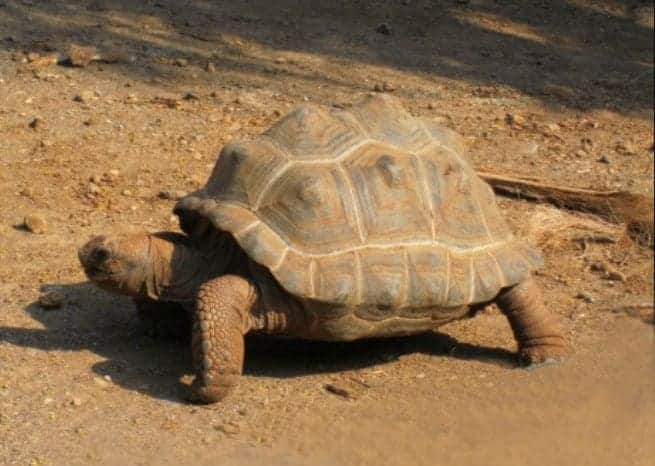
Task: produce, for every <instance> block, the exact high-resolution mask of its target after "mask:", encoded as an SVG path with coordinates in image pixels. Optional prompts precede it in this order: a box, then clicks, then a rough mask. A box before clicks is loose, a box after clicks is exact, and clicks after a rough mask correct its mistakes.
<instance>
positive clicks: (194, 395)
mask: <svg viewBox="0 0 655 466" xmlns="http://www.w3.org/2000/svg"><path fill="white" fill-rule="evenodd" d="M238 379H239V376H236V375H226V376H223V377H221V378H220V379H219V380H218V381H216V382H214V383H211V384H206V383H203V382H202V381H200V380H199V379H198V378H197V377H196V379H195V380H194V381H193V383H192V384H191V385H183V386H182V393H181V395H182V398H184V399H185V400H187V401H190V402H192V403H197V404H210V403H216V402H218V401H221V400H223V399H224V398H225V397H226V396H228V395H229V394H230V393H232V390H233V389H234V387H235V386H236V384H237V382H238Z"/></svg>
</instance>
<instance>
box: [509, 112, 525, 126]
mask: <svg viewBox="0 0 655 466" xmlns="http://www.w3.org/2000/svg"><path fill="white" fill-rule="evenodd" d="M505 122H506V123H507V124H508V125H512V126H519V127H520V126H523V125H524V124H525V118H523V117H522V116H521V115H517V114H515V113H508V114H506V115H505Z"/></svg>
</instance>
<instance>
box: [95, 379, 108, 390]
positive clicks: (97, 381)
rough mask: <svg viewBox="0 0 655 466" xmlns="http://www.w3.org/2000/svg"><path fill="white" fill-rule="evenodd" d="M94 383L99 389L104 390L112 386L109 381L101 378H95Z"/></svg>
mask: <svg viewBox="0 0 655 466" xmlns="http://www.w3.org/2000/svg"><path fill="white" fill-rule="evenodd" d="M93 383H94V384H96V385H97V386H98V387H100V388H103V389H104V388H109V387H110V386H111V384H110V383H109V382H108V381H106V380H105V379H103V378H100V377H94V378H93Z"/></svg>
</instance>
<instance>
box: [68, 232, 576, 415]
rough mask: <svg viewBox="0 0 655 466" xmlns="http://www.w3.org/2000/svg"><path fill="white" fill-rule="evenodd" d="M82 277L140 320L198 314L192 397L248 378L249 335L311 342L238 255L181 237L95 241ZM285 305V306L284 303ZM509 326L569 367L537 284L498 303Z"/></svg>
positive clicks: (300, 316) (530, 346)
mask: <svg viewBox="0 0 655 466" xmlns="http://www.w3.org/2000/svg"><path fill="white" fill-rule="evenodd" d="M78 254H79V258H80V262H81V264H82V266H83V267H84V270H85V272H86V274H87V276H88V277H89V279H90V280H92V281H93V282H94V283H96V284H97V285H98V286H100V287H102V288H104V289H106V290H109V291H112V292H115V293H120V294H124V295H128V296H132V297H133V298H135V302H136V303H137V307H138V308H139V311H140V313H143V314H145V315H147V316H149V317H150V318H152V317H155V316H156V311H154V305H155V304H156V303H157V302H159V303H162V304H164V305H165V306H167V307H169V306H172V305H174V304H175V303H177V305H181V306H182V307H184V308H186V309H188V310H190V311H191V312H192V314H193V319H192V320H193V324H192V332H191V347H192V352H193V362H194V369H195V372H196V377H195V379H194V381H193V383H192V384H191V386H190V387H188V390H187V393H186V397H187V398H188V399H190V400H191V401H195V402H200V403H213V402H216V401H219V400H221V399H223V398H224V397H225V396H226V395H227V394H228V393H229V392H230V391H231V390H232V389H233V388H234V386H235V385H236V384H237V382H238V380H239V377H240V376H241V373H242V370H243V359H244V335H245V334H246V333H248V332H250V331H263V332H266V333H278V334H287V335H288V334H292V335H305V336H311V334H312V332H313V331H314V330H315V329H314V330H312V329H311V328H310V327H309V325H310V324H309V322H310V321H311V319H306V317H307V316H306V315H305V313H304V312H303V310H302V309H301V307H299V305H298V301H297V300H295V299H294V298H292V297H291V296H285V295H281V297H280V296H277V297H275V299H271V297H270V296H269V297H268V298H267V299H264V297H263V296H262V290H266V289H267V287H268V289H270V286H271V283H263V282H262V280H265V279H264V278H262V277H261V276H260V275H257V278H255V277H253V276H252V275H251V272H250V270H251V268H250V266H249V259H248V258H247V257H246V256H245V254H243V253H241V252H240V251H236V252H235V251H234V250H230V251H227V252H225V251H220V250H219V251H218V254H216V251H214V254H208V253H207V252H203V251H200V250H199V249H197V248H196V247H195V245H194V244H192V243H191V242H190V241H189V239H188V238H187V237H186V236H184V235H181V234H176V233H156V234H150V235H146V234H141V235H124V236H117V237H114V238H108V237H104V236H99V237H96V238H93V239H92V240H91V241H89V242H88V243H87V244H86V245H84V246H83V247H82V248H80V250H79V253H78ZM284 301H286V302H284ZM495 301H496V302H497V304H498V306H499V307H500V308H501V310H502V311H503V312H504V313H505V315H506V316H507V318H508V319H509V321H510V324H511V327H512V330H513V332H514V336H515V337H516V340H517V341H518V344H519V357H520V359H521V361H522V362H523V363H526V364H541V363H546V362H550V361H558V360H561V359H563V357H564V354H565V348H566V344H565V341H564V338H563V336H562V329H561V328H560V325H559V323H558V321H557V320H556V318H555V316H554V315H553V314H551V313H549V312H548V311H547V309H546V307H545V306H544V303H543V298H542V296H541V290H540V289H539V286H538V285H537V284H536V282H535V281H534V280H533V279H531V278H530V279H527V280H525V281H523V282H521V283H519V284H518V285H515V286H513V287H510V288H506V289H504V290H502V291H501V292H500V293H499V295H498V296H497V297H496V300H495Z"/></svg>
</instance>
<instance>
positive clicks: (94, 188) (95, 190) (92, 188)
mask: <svg viewBox="0 0 655 466" xmlns="http://www.w3.org/2000/svg"><path fill="white" fill-rule="evenodd" d="M101 191H102V189H101V188H100V186H98V185H97V184H95V183H94V182H91V183H89V185H88V186H87V192H88V193H89V194H93V195H95V194H100V192H101Z"/></svg>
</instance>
